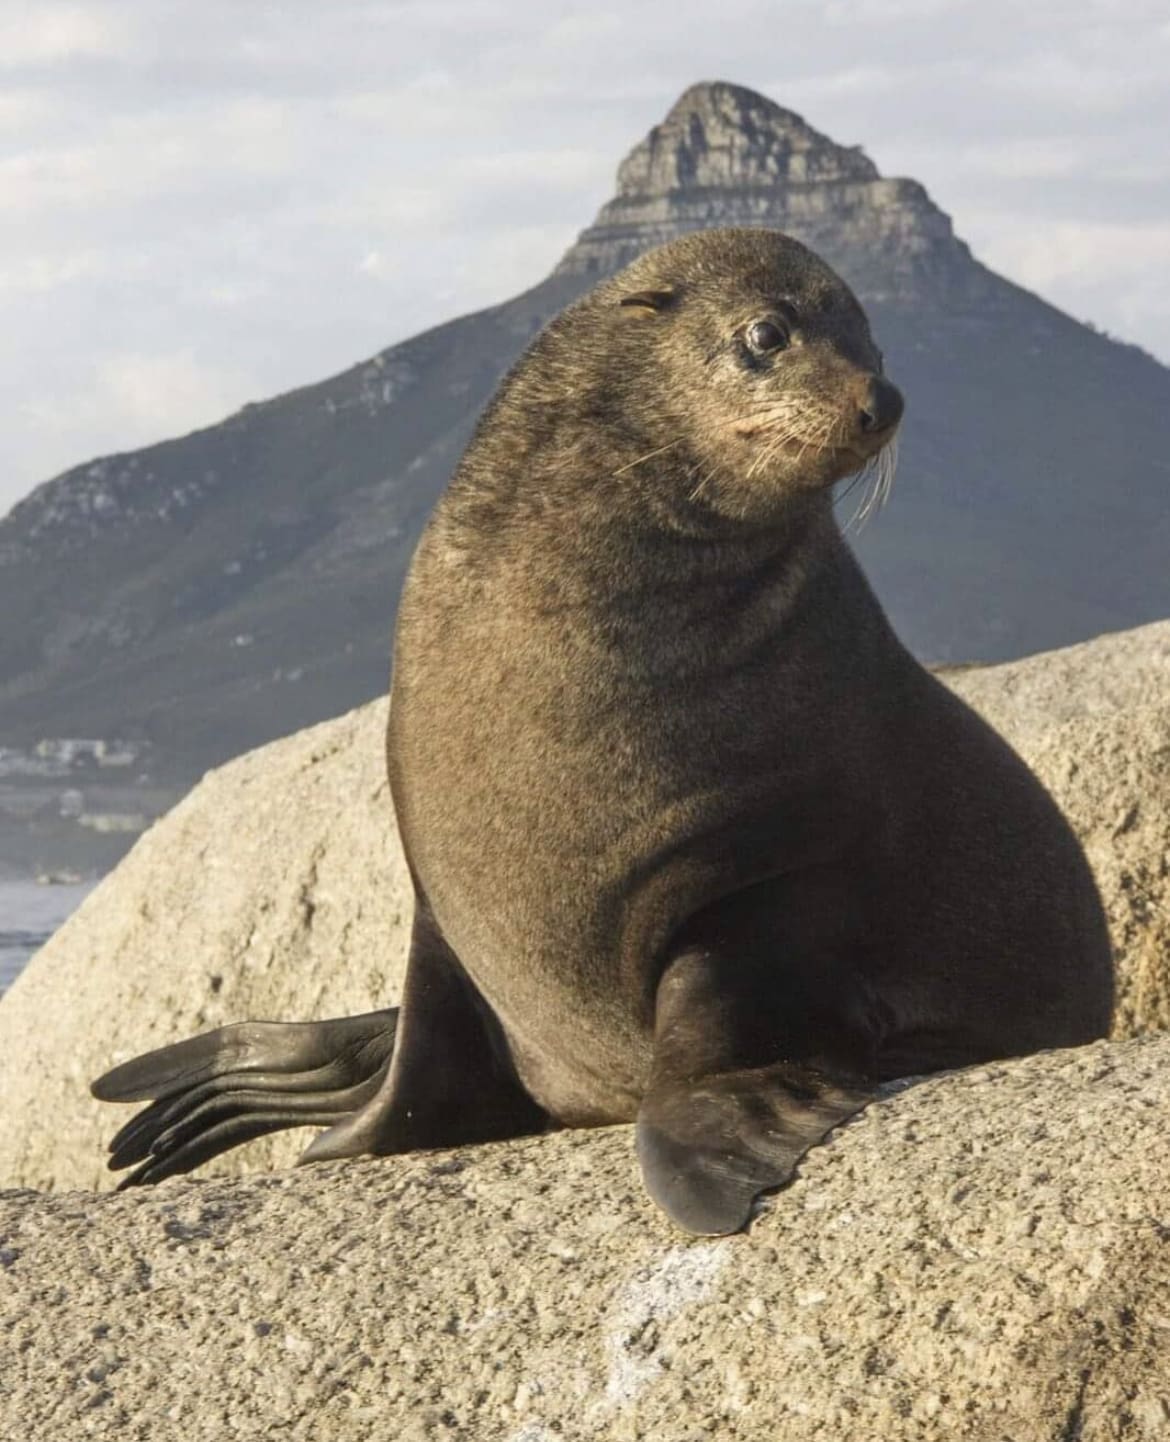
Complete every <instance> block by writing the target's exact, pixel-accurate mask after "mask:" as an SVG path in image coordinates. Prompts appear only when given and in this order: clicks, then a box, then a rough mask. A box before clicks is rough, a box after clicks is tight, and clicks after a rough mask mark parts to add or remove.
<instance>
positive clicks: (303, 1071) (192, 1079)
mask: <svg viewBox="0 0 1170 1442" xmlns="http://www.w3.org/2000/svg"><path fill="white" fill-rule="evenodd" d="M397 1022H398V1012H397V1011H396V1010H386V1011H376V1012H369V1013H367V1014H366V1015H364V1016H353V1017H339V1018H337V1019H334V1020H330V1021H319V1022H255V1021H252V1022H240V1023H238V1024H237V1025H234V1026H226V1027H221V1028H219V1030H217V1031H212V1032H206V1033H204V1034H203V1035H202V1036H196V1037H191V1038H189V1039H188V1040H186V1041H181V1042H176V1043H175V1044H174V1045H172V1046H167V1047H161V1048H159V1049H158V1050H157V1051H152V1052H147V1053H146V1054H145V1055H143V1056H140V1057H135V1058H134V1059H133V1060H131V1061H128V1062H125V1063H124V1064H123V1065H122V1066H118V1067H114V1068H113V1070H112V1071H108V1072H106V1073H105V1075H104V1076H101V1077H99V1078H98V1079H97V1081H95V1082H94V1083H93V1085H92V1087H91V1090H92V1092H93V1094H94V1096H96V1097H98V1098H99V1099H100V1100H102V1101H143V1100H146V1099H147V1098H152V1097H153V1098H154V1101H153V1102H152V1104H151V1105H150V1106H148V1107H147V1108H145V1110H143V1111H142V1112H140V1113H139V1114H138V1115H137V1116H135V1117H133V1118H132V1119H131V1120H130V1121H129V1122H128V1123H127V1124H126V1125H125V1126H124V1127H123V1128H122V1129H121V1131H119V1132H118V1134H117V1136H116V1137H115V1138H114V1140H113V1142H111V1144H110V1152H111V1156H110V1161H109V1165H110V1168H111V1170H114V1171H119V1170H121V1169H122V1168H124V1167H129V1166H134V1165H135V1164H136V1163H143V1165H141V1166H139V1167H138V1170H137V1171H135V1172H133V1173H132V1174H131V1175H130V1176H129V1177H127V1178H126V1179H125V1180H124V1181H123V1182H122V1186H123V1187H127V1186H139V1185H142V1184H144V1183H148V1182H158V1181H162V1180H163V1178H164V1177H169V1176H174V1175H176V1174H177V1173H179V1172H188V1171H191V1170H192V1169H193V1168H195V1167H197V1166H199V1165H200V1164H201V1163H202V1162H205V1161H209V1160H210V1159H211V1158H212V1157H215V1156H218V1155H219V1154H220V1153H221V1152H224V1151H227V1150H229V1149H230V1148H231V1147H235V1146H239V1145H240V1144H241V1143H243V1142H246V1141H251V1140H253V1139H254V1138H255V1137H259V1136H264V1135H266V1134H268V1133H269V1132H274V1131H282V1130H284V1129H285V1128H288V1127H298V1126H323V1125H328V1124H329V1123H331V1122H333V1121H335V1120H336V1119H337V1117H338V1116H339V1115H340V1114H343V1113H345V1112H348V1111H352V1110H354V1109H356V1108H359V1107H361V1106H362V1105H363V1104H364V1103H365V1102H366V1101H367V1100H368V1099H369V1097H370V1096H372V1095H373V1094H374V1093H375V1092H376V1091H377V1088H378V1086H379V1084H380V1082H381V1079H382V1077H383V1076H384V1074H385V1072H386V1070H387V1069H388V1067H389V1064H390V1058H391V1055H392V1053H393V1050H394V1039H395V1032H396V1029H397Z"/></svg>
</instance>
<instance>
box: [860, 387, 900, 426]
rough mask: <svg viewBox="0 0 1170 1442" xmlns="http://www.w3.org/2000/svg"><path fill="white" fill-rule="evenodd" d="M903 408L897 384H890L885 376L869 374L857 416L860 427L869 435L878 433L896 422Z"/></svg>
mask: <svg viewBox="0 0 1170 1442" xmlns="http://www.w3.org/2000/svg"><path fill="white" fill-rule="evenodd" d="M904 408H905V402H904V401H903V400H902V392H901V391H900V390H899V389H898V387H897V386H895V385H891V384H890V382H889V381H888V380H886V378H885V376H870V378H869V389H868V392H867V393H866V395H865V398H864V399H863V400H862V402H861V415H860V416H859V417H858V419H859V421H860V423H861V429H862V430H863V431H864V432H865V433H866V435H869V436H876V435H880V434H881V433H882V431H888V430H889V429H890V428H891V427H892V426H896V425H897V424H898V422H899V421H900V420H901V419H902V411H903V409H904Z"/></svg>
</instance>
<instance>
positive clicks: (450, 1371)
mask: <svg viewBox="0 0 1170 1442" xmlns="http://www.w3.org/2000/svg"><path fill="white" fill-rule="evenodd" d="M1168 1153H1170V1037H1166V1036H1156V1037H1150V1038H1145V1039H1142V1040H1140V1041H1136V1042H1125V1043H1099V1044H1097V1045H1095V1046H1092V1047H1087V1048H1083V1049H1080V1050H1077V1051H1071V1052H1051V1053H1047V1054H1043V1055H1041V1056H1036V1057H1031V1058H1026V1059H1024V1060H1021V1061H1016V1062H1011V1063H1003V1064H997V1065H994V1066H988V1067H983V1068H979V1069H977V1070H972V1071H968V1072H965V1073H957V1074H951V1075H949V1076H943V1077H937V1078H932V1079H929V1080H927V1081H925V1082H922V1083H920V1084H918V1085H915V1086H911V1087H909V1088H907V1089H905V1090H902V1091H900V1092H898V1093H897V1094H895V1095H893V1096H891V1097H889V1098H888V1099H886V1100H883V1101H882V1102H879V1103H877V1104H875V1105H874V1106H872V1107H870V1109H869V1110H868V1111H867V1112H866V1113H864V1114H863V1115H861V1116H860V1117H858V1118H856V1119H855V1120H854V1121H852V1122H850V1123H849V1124H847V1125H846V1126H844V1127H842V1128H840V1129H839V1130H838V1131H837V1132H836V1133H835V1134H834V1135H833V1136H832V1137H831V1138H830V1140H829V1141H828V1142H827V1143H826V1144H825V1145H823V1146H821V1147H818V1148H816V1149H814V1151H812V1152H811V1153H809V1155H808V1156H807V1157H806V1158H805V1160H804V1162H803V1163H802V1165H801V1167H800V1174H799V1176H798V1178H797V1180H796V1181H795V1182H794V1183H793V1184H792V1185H791V1186H790V1187H788V1188H787V1189H786V1190H784V1191H783V1192H781V1193H780V1194H778V1195H777V1196H776V1197H775V1198H773V1199H770V1200H769V1202H768V1203H767V1204H766V1207H765V1209H764V1214H763V1215H762V1216H760V1217H759V1218H758V1219H757V1220H756V1221H755V1223H754V1225H753V1227H752V1229H751V1231H750V1233H749V1234H747V1235H744V1236H738V1237H732V1238H726V1239H722V1240H719V1241H714V1242H711V1241H698V1242H696V1241H688V1240H687V1239H685V1238H684V1237H683V1236H681V1235H680V1234H679V1233H677V1232H675V1231H674V1230H673V1229H672V1228H671V1226H670V1224H669V1223H668V1222H667V1221H666V1219H665V1218H664V1217H663V1216H661V1215H660V1214H659V1213H658V1212H656V1211H655V1209H654V1208H653V1207H652V1205H651V1204H650V1203H649V1201H648V1200H647V1199H646V1197H645V1196H644V1194H643V1192H642V1189H641V1186H640V1184H639V1181H638V1177H637V1172H636V1167H635V1163H634V1158H633V1153H632V1147H631V1137H630V1132H629V1129H628V1128H616V1129H612V1130H607V1131H594V1132H571V1133H562V1134H560V1135H555V1136H548V1137H539V1138H533V1139H531V1140H527V1141H523V1142H514V1143H506V1144H501V1145H497V1146H492V1147H484V1148H480V1149H477V1150H475V1151H462V1152H455V1153H431V1154H428V1155H415V1156H411V1157H402V1158H394V1159H390V1160H386V1161H381V1162H373V1161H370V1162H353V1163H339V1164H332V1165H323V1166H317V1167H307V1168H304V1169H303V1170H299V1171H295V1172H288V1173H283V1174H278V1175H270V1176H259V1177H249V1178H242V1179H234V1180H221V1179H217V1180H214V1181H204V1182H200V1181H193V1180H189V1179H180V1180H176V1181H173V1182H168V1183H166V1184H164V1185H163V1186H162V1187H160V1188H158V1189H157V1190H150V1191H145V1192H138V1193H129V1194H125V1195H121V1196H117V1197H108V1196H105V1197H99V1196H94V1195H92V1194H86V1193H73V1194H68V1195H60V1196H43V1195H35V1194H33V1193H30V1192H10V1193H6V1194H3V1195H0V1356H2V1357H3V1368H2V1370H0V1436H3V1437H5V1438H8V1437H11V1438H21V1439H23V1442H42V1439H44V1442H48V1439H52V1442H72V1439H80V1438H111V1439H115V1438H116V1439H118V1442H137V1439H142V1442H146V1439H149V1442H171V1439H175V1442H191V1439H199V1442H217V1439H221V1438H222V1439H227V1438H231V1439H240V1442H251V1439H272V1438H288V1439H290V1442H293V1439H303V1442H319V1439H327V1442H350V1439H353V1442H358V1439H360V1442H424V1439H426V1442H441V1439H467V1442H497V1439H498V1442H575V1439H581V1442H587V1439H588V1442H595V1439H629V1442H635V1439H637V1442H700V1439H708V1438H718V1439H720V1442H740V1439H742V1442H761V1439H765V1438H766V1439H769V1442H878V1439H880V1442H902V1439H905V1442H962V1439H972V1442H1071V1439H1078V1442H1115V1439H1123V1442H1146V1439H1149V1442H1154V1439H1163V1438H1165V1437H1166V1436H1168V1435H1170V1192H1168V1189H1167V1185H1166V1175H1167V1171H1166V1157H1167V1155H1168Z"/></svg>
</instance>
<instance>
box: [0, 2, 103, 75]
mask: <svg viewBox="0 0 1170 1442" xmlns="http://www.w3.org/2000/svg"><path fill="white" fill-rule="evenodd" d="M131 33H132V32H131V28H130V26H129V25H128V24H127V21H126V19H125V17H124V16H119V15H118V14H116V13H115V11H114V10H113V9H112V7H107V6H102V5H93V4H88V5H54V4H51V3H44V0H25V3H23V4H22V3H20V0H17V3H16V4H11V5H9V6H8V13H7V14H6V15H2V16H0V69H4V70H12V69H16V68H18V67H21V66H30V65H55V64H61V63H63V62H66V61H70V60H76V59H79V58H94V57H100V58H107V57H116V56H124V55H126V54H127V53H129V51H130V48H131V46H130V37H131Z"/></svg>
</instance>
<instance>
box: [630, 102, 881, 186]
mask: <svg viewBox="0 0 1170 1442" xmlns="http://www.w3.org/2000/svg"><path fill="white" fill-rule="evenodd" d="M876 179H878V172H877V167H876V166H875V165H874V163H873V161H872V160H870V159H869V158H868V156H866V155H865V154H864V153H863V152H862V150H861V147H860V146H851V147H848V148H847V147H844V146H840V145H834V143H833V142H832V141H831V140H830V139H829V137H828V136H827V135H822V134H821V133H820V131H817V130H814V129H813V128H812V126H811V125H809V124H807V123H806V122H805V121H804V120H803V119H802V118H801V116H799V115H797V114H796V113H795V111H792V110H785V109H783V108H782V107H781V106H779V105H777V104H775V102H774V101H771V100H768V99H767V98H766V97H765V96H763V95H757V94H756V92H755V91H754V90H745V89H744V88H743V86H741V85H730V84H728V83H727V82H726V81H709V82H705V83H703V84H700V85H692V86H691V87H690V88H689V89H687V90H684V91H683V93H682V95H680V96H679V98H678V100H677V101H676V102H675V104H674V105H673V106H672V107H671V109H670V112H669V113H668V114H667V116H666V119H665V120H663V122H662V124H661V125H656V126H655V127H654V129H653V130H651V131H650V133H649V135H647V136H646V138H645V139H644V140H643V141H641V142H640V143H639V144H638V145H636V146H635V147H634V149H633V150H632V151H630V153H629V155H628V156H626V158H625V160H623V161H622V163H621V165H620V166H619V168H618V194H619V196H623V197H645V196H649V195H667V194H669V193H670V192H671V191H675V190H692V189H695V188H698V187H708V188H716V189H718V188H723V187H727V186H737V187H738V186H751V187H755V186H761V187H765V188H770V187H773V186H776V185H783V184H786V183H795V184H804V183H807V182H809V181H822V182H824V181H836V180H876Z"/></svg>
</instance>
